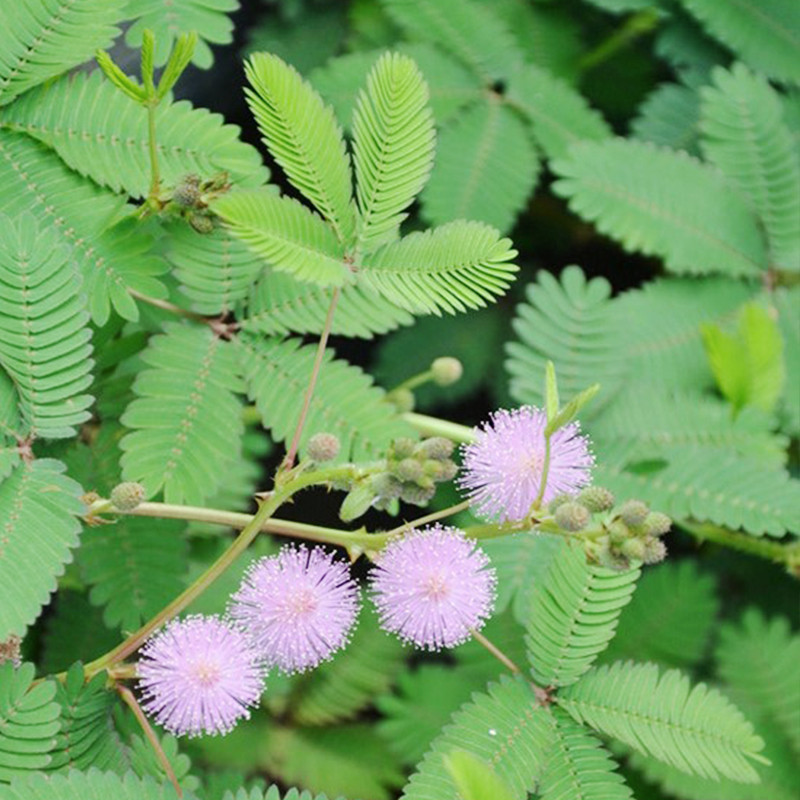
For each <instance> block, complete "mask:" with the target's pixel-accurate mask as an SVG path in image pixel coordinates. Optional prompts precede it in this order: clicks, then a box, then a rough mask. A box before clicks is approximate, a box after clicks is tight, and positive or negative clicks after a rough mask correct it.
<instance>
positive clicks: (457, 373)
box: [431, 356, 464, 386]
mask: <svg viewBox="0 0 800 800" xmlns="http://www.w3.org/2000/svg"><path fill="white" fill-rule="evenodd" d="M431 372H432V373H433V382H434V383H435V384H437V385H438V386H450V384H452V383H455V382H456V381H457V380H459V379H460V378H461V376H462V375H463V374H464V367H463V366H462V365H461V362H460V361H459V360H458V359H457V358H451V357H448V356H445V357H443V358H437V359H435V360H434V362H433V364H431Z"/></svg>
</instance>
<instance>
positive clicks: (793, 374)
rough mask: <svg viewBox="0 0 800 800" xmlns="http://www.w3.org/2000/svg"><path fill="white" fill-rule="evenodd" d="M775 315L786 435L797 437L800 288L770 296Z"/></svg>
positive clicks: (799, 429)
mask: <svg viewBox="0 0 800 800" xmlns="http://www.w3.org/2000/svg"><path fill="white" fill-rule="evenodd" d="M772 294H773V302H774V303H775V308H776V309H777V312H778V326H779V327H780V330H781V336H782V337H783V355H784V359H785V364H786V369H785V372H786V386H785V388H784V395H783V410H784V418H785V424H784V426H783V429H784V430H785V431H786V433H789V434H791V435H792V436H795V437H800V326H798V325H797V309H798V308H800V288H799V287H797V286H795V287H794V288H792V289H779V290H778V291H776V292H774V293H772Z"/></svg>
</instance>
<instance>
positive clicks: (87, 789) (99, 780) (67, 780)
mask: <svg viewBox="0 0 800 800" xmlns="http://www.w3.org/2000/svg"><path fill="white" fill-rule="evenodd" d="M112 797H113V798H114V800H178V795H177V794H176V793H175V789H174V788H173V787H172V785H171V784H169V783H156V781H154V780H153V779H152V778H145V779H142V778H139V777H137V776H136V775H134V774H133V773H132V772H128V773H126V774H125V776H124V777H120V776H119V775H117V774H115V773H113V772H100V770H97V769H90V770H89V771H88V772H79V771H78V770H71V771H70V772H68V773H67V774H66V775H60V774H59V775H42V774H41V773H37V774H35V775H30V776H28V777H25V778H21V779H19V780H16V781H14V782H13V783H12V784H11V786H5V787H0V800H32V799H33V798H36V800H109V798H112ZM194 797H195V796H194V795H190V794H188V793H184V795H183V798H184V800H193V798H194Z"/></svg>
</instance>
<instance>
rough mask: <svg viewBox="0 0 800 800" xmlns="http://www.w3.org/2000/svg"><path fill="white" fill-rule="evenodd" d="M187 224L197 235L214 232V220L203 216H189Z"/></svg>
mask: <svg viewBox="0 0 800 800" xmlns="http://www.w3.org/2000/svg"><path fill="white" fill-rule="evenodd" d="M189 224H190V225H191V226H192V227H193V228H194V229H195V230H196V231H197V232H198V233H211V231H213V230H214V220H212V219H211V217H208V216H206V215H205V214H190V215H189Z"/></svg>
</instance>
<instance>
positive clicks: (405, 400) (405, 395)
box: [386, 389, 414, 414]
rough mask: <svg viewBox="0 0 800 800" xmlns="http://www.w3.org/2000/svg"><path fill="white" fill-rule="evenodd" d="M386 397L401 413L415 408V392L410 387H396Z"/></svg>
mask: <svg viewBox="0 0 800 800" xmlns="http://www.w3.org/2000/svg"><path fill="white" fill-rule="evenodd" d="M386 397H387V399H388V400H390V401H391V402H392V403H393V405H394V407H395V408H396V409H397V410H398V411H399V412H400V413H401V414H405V413H406V412H407V411H413V410H414V393H413V392H412V391H411V390H410V389H395V391H393V392H392V393H391V394H388V395H386Z"/></svg>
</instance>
